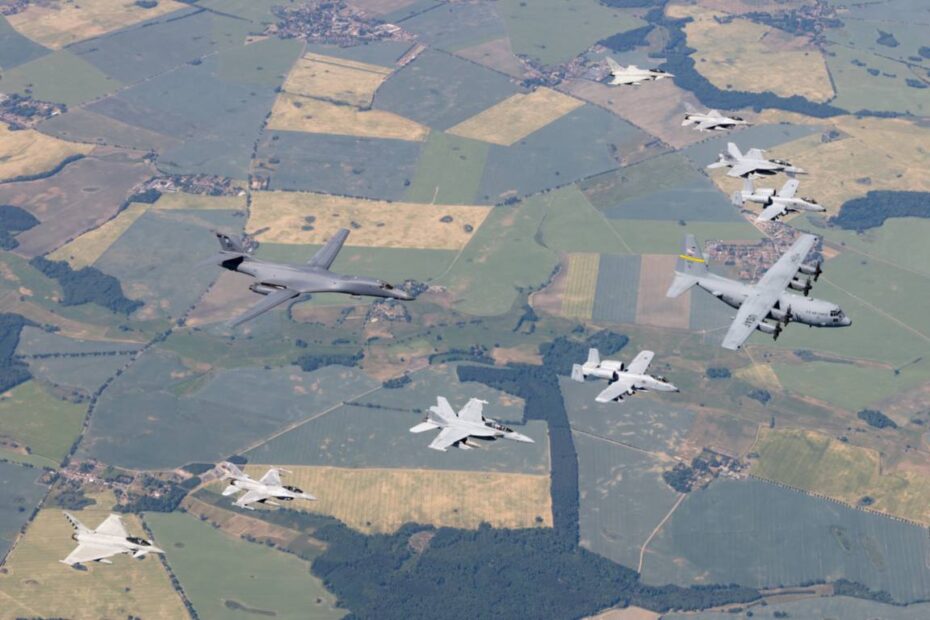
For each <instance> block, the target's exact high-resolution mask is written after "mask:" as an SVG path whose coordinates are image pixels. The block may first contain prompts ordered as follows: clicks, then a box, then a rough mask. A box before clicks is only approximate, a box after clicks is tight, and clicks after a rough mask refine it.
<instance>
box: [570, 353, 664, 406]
mask: <svg viewBox="0 0 930 620" xmlns="http://www.w3.org/2000/svg"><path fill="white" fill-rule="evenodd" d="M654 356H655V353H653V352H652V351H640V352H639V355H637V356H636V357H635V358H634V359H633V361H632V362H630V366H629V367H625V366H624V364H623V362H618V361H615V360H602V359H601V354H600V352H599V351H598V350H597V349H589V350H588V361H586V362H585V363H584V364H575V365H574V366H572V380H573V381H578V382H579V383H584V381H585V379H587V378H588V377H595V378H597V379H607V380H608V381H609V382H610V385H608V386H607V388H606V389H604V390H603V391H602V392H601V393H600V394H598V395H597V397H596V398H595V399H594V400H596V401H597V402H599V403H609V402H613V401H616V402H619V401H621V400H623V397H624V396H627V395H630V396H632V395H633V394H635V393H636V392H647V391H653V392H677V391H679V390H678V388H677V387H675V386H674V385H672V384H671V383H669V381H668V379H666V378H665V377H658V376H656V377H654V376H652V375H648V374H646V371H647V370H648V369H649V364H650V363H651V362H652V358H653V357H654Z"/></svg>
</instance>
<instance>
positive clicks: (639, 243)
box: [609, 220, 762, 254]
mask: <svg viewBox="0 0 930 620" xmlns="http://www.w3.org/2000/svg"><path fill="white" fill-rule="evenodd" d="M609 222H610V225H611V226H612V227H613V228H614V230H616V231H617V234H618V235H619V236H620V237H621V238H622V239H623V241H624V243H625V244H626V246H628V247H629V248H630V251H631V252H632V253H633V254H678V253H679V252H680V251H681V244H682V240H683V239H684V238H685V235H686V234H688V233H690V234H693V235H695V236H697V238H698V241H700V242H701V243H704V242H706V241H708V240H711V239H720V240H753V239H760V238H761V237H762V233H760V232H759V231H758V230H757V229H756V228H755V227H754V226H752V225H751V224H750V223H749V222H687V225H685V226H681V225H679V224H678V223H677V222H670V221H668V220H609Z"/></svg>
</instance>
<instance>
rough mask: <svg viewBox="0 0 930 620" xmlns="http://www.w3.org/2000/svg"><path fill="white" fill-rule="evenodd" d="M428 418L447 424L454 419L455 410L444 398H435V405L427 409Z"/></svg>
mask: <svg viewBox="0 0 930 620" xmlns="http://www.w3.org/2000/svg"><path fill="white" fill-rule="evenodd" d="M429 417H430V418H434V419H438V420H439V421H441V422H443V423H448V422H449V421H450V420H452V419H454V418H455V417H456V415H455V410H454V409H453V408H452V405H450V404H449V401H448V400H447V399H446V397H445V396H437V397H436V404H435V405H433V406H432V407H430V408H429Z"/></svg>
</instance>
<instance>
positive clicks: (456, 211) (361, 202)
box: [246, 192, 491, 250]
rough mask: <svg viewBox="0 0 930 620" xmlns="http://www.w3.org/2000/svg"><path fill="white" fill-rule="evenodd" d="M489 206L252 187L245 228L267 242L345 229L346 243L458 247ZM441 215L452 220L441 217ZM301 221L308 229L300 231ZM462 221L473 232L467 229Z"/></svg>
mask: <svg viewBox="0 0 930 620" xmlns="http://www.w3.org/2000/svg"><path fill="white" fill-rule="evenodd" d="M490 209H491V208H490V207H471V206H462V205H425V204H412V203H405V202H386V201H380V200H365V199H363V198H350V197H347V196H332V195H329V194H315V193H311V192H255V193H254V194H253V195H252V208H251V210H250V214H249V221H248V224H247V226H246V230H247V231H249V232H251V233H253V234H255V236H256V238H257V239H259V240H261V241H266V242H270V243H300V244H322V243H325V242H326V240H327V239H329V238H330V237H331V236H332V235H333V233H335V232H336V231H337V230H339V229H340V228H350V229H351V230H352V234H350V235H349V240H348V241H347V245H356V246H367V247H379V248H432V249H443V250H458V249H460V248H462V247H464V246H465V244H466V243H468V242H469V241H470V240H471V238H472V236H473V235H474V233H475V231H477V230H478V228H479V227H480V226H481V224H482V223H483V222H484V219H485V217H487V215H488V212H489V211H490ZM445 217H451V218H452V221H451V222H442V221H441V219H442V218H445ZM308 218H310V219H308ZM305 226H306V227H308V228H309V227H312V230H303V227H305ZM466 226H471V227H472V229H473V230H472V232H470V233H469V232H466V231H465V227H466Z"/></svg>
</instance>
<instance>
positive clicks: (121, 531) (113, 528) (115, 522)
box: [94, 515, 129, 538]
mask: <svg viewBox="0 0 930 620" xmlns="http://www.w3.org/2000/svg"><path fill="white" fill-rule="evenodd" d="M94 532H95V533H97V534H106V535H108V536H119V537H120V538H126V537H127V536H129V532H127V531H126V526H124V525H123V520H122V519H120V518H119V515H110V516H109V517H107V518H106V519H104V520H103V523H101V524H100V525H98V526H97V529H96V530H94Z"/></svg>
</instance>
